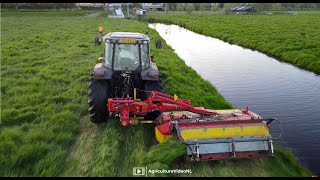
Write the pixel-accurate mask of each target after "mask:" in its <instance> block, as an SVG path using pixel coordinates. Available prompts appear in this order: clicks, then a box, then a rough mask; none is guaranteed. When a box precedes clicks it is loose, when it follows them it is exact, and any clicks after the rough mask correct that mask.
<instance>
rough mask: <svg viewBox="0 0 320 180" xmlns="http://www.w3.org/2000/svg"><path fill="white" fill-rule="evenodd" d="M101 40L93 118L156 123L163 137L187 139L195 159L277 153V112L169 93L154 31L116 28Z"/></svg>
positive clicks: (91, 98) (92, 77) (94, 75)
mask: <svg viewBox="0 0 320 180" xmlns="http://www.w3.org/2000/svg"><path fill="white" fill-rule="evenodd" d="M96 39H98V40H99V38H96ZM101 41H103V42H104V44H105V47H104V52H103V56H102V57H100V58H99V59H98V64H96V66H95V67H94V69H93V72H92V73H91V75H90V79H89V100H88V103H89V114H90V118H91V120H92V121H93V122H96V123H97V122H104V121H107V120H108V118H109V117H114V119H118V120H119V122H120V125H122V126H130V125H138V124H152V125H154V128H155V137H156V140H157V141H158V142H159V143H163V142H165V141H166V139H167V138H175V139H177V140H179V141H180V142H181V143H183V144H185V145H186V155H185V159H186V160H187V161H190V162H194V161H211V160H220V159H242V158H252V157H260V156H273V155H274V148H273V138H272V136H271V134H270V132H269V128H270V123H271V122H273V121H276V122H278V121H277V119H276V118H262V117H261V116H260V115H258V114H256V113H254V112H252V111H249V109H248V108H244V109H225V110H213V109H205V108H204V107H195V106H193V105H192V103H191V101H190V100H187V99H181V98H179V97H178V96H176V95H168V94H165V93H164V89H163V86H162V82H161V74H160V73H159V70H158V68H157V66H156V64H155V63H154V60H153V57H152V56H150V47H149V44H150V38H149V36H148V35H145V34H140V33H133V32H112V33H108V34H107V35H105V36H103V40H101ZM99 42H100V40H99ZM156 47H159V48H161V42H159V41H157V42H156ZM198 98H201V97H198Z"/></svg>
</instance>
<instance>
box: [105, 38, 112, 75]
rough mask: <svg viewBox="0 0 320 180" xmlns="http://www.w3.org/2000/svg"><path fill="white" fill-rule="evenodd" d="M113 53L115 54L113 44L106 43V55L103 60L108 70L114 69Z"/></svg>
mask: <svg viewBox="0 0 320 180" xmlns="http://www.w3.org/2000/svg"><path fill="white" fill-rule="evenodd" d="M112 52H113V44H110V43H106V47H105V55H104V57H105V58H104V60H103V64H104V66H105V67H107V68H108V69H111V67H112Z"/></svg>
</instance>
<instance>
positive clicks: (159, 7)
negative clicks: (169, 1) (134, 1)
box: [142, 3, 165, 11]
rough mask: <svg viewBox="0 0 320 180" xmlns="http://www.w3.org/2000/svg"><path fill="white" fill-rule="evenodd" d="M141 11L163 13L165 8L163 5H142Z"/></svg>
mask: <svg viewBox="0 0 320 180" xmlns="http://www.w3.org/2000/svg"><path fill="white" fill-rule="evenodd" d="M142 9H144V10H147V11H150V10H156V11H164V10H165V6H164V3H142Z"/></svg>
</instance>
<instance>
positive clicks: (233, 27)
mask: <svg viewBox="0 0 320 180" xmlns="http://www.w3.org/2000/svg"><path fill="white" fill-rule="evenodd" d="M319 17H320V11H311V12H299V13H298V14H297V15H286V14H283V15H233V16H227V15H225V16H201V17H199V16H198V17H192V16H190V17H186V16H179V17H178V16H159V17H156V16H152V17H150V18H147V19H146V20H148V21H150V22H161V23H166V24H176V25H179V26H182V27H185V28H187V29H189V30H192V31H194V32H197V33H200V34H203V35H207V36H211V37H215V38H219V39H222V40H224V41H227V42H229V43H232V44H237V45H240V46H243V47H247V48H250V49H255V50H258V51H260V52H263V53H265V54H268V55H270V56H273V57H275V58H277V59H279V60H280V61H285V62H288V63H290V64H293V65H295V66H298V67H300V68H303V69H306V70H310V71H313V72H315V73H316V74H320V35H319V32H320V18H319Z"/></svg>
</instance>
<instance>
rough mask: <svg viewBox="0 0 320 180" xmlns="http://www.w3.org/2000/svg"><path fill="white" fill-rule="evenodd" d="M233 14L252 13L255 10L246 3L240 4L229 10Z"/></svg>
mask: <svg viewBox="0 0 320 180" xmlns="http://www.w3.org/2000/svg"><path fill="white" fill-rule="evenodd" d="M230 11H231V12H234V13H238V14H239V13H253V12H256V11H257V10H256V9H255V8H254V7H253V6H249V5H248V3H240V6H237V7H234V8H232V9H230Z"/></svg>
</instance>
